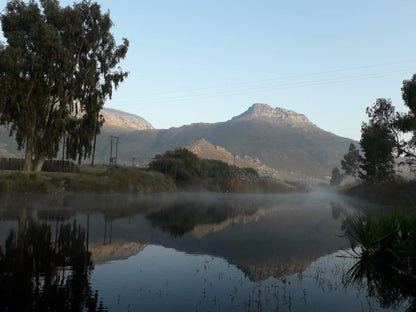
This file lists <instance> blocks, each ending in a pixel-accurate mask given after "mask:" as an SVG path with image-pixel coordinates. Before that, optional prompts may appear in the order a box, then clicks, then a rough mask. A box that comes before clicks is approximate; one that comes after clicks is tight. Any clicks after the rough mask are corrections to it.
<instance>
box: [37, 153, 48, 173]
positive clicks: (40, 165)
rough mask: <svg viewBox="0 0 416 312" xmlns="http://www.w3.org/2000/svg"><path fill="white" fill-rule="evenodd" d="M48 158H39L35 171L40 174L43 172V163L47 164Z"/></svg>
mask: <svg viewBox="0 0 416 312" xmlns="http://www.w3.org/2000/svg"><path fill="white" fill-rule="evenodd" d="M45 160H46V157H45V156H39V158H38V159H36V165H35V171H36V172H40V171H42V166H43V163H44V162H45Z"/></svg>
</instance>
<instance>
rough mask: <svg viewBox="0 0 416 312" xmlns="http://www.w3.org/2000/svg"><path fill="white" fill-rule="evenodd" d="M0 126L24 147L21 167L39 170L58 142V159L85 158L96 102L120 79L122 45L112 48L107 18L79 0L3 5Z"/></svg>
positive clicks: (97, 122)
mask: <svg viewBox="0 0 416 312" xmlns="http://www.w3.org/2000/svg"><path fill="white" fill-rule="evenodd" d="M1 23H2V29H3V35H4V37H5V38H6V41H7V43H6V44H2V45H0V113H1V116H0V124H5V125H7V126H8V127H9V128H10V132H11V134H15V136H16V141H17V144H18V147H19V149H23V148H25V169H26V170H31V169H32V161H33V158H34V160H35V167H34V169H35V170H41V168H42V164H43V162H44V160H45V159H46V158H52V157H56V155H57V153H58V150H59V146H60V142H61V140H62V138H63V137H66V140H63V141H65V144H66V157H67V158H71V159H75V158H76V157H78V158H81V157H84V158H86V157H88V156H89V155H90V153H91V142H92V140H93V139H94V137H95V135H96V134H97V133H99V131H100V127H101V126H102V124H103V118H102V116H101V115H100V110H101V109H102V107H103V105H104V102H105V101H106V100H107V99H108V98H111V96H112V92H113V88H117V87H118V85H119V83H121V82H122V81H123V80H124V79H125V78H126V77H127V73H126V72H124V71H122V70H121V69H120V68H119V67H118V64H119V62H120V61H121V60H122V59H123V58H124V57H125V56H126V53H127V49H128V40H127V39H123V43H122V44H121V45H119V46H117V45H116V43H115V40H114V37H113V35H112V34H111V33H110V28H111V27H112V22H111V19H110V16H109V13H105V14H102V13H101V8H100V6H99V5H98V4H96V3H93V2H90V1H88V0H84V1H82V2H80V3H76V4H74V5H73V6H72V7H70V6H68V7H64V8H63V7H60V5H59V2H58V1H57V0H40V6H39V4H38V3H36V2H34V1H30V2H29V3H28V4H26V3H24V2H23V1H21V0H13V1H9V2H8V3H7V5H6V9H5V13H4V14H3V15H1Z"/></svg>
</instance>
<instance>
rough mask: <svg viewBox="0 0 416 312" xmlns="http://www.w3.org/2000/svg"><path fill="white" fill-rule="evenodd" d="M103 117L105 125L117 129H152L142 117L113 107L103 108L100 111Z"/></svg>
mask: <svg viewBox="0 0 416 312" xmlns="http://www.w3.org/2000/svg"><path fill="white" fill-rule="evenodd" d="M101 114H102V115H103V117H104V119H105V123H104V125H105V127H107V128H111V129H114V130H118V131H134V130H148V129H154V128H153V126H152V125H151V124H150V123H149V122H148V121H147V120H145V119H143V118H142V117H139V116H137V115H133V114H129V113H126V112H123V111H120V110H117V109H113V108H107V107H106V108H104V109H103V110H102V111H101Z"/></svg>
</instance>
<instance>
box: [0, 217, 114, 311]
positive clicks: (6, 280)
mask: <svg viewBox="0 0 416 312" xmlns="http://www.w3.org/2000/svg"><path fill="white" fill-rule="evenodd" d="M43 215H44V217H47V219H49V220H53V219H55V220H56V222H57V223H56V229H55V234H53V233H52V230H51V226H50V225H48V224H45V223H39V222H38V221H37V220H34V219H33V218H31V217H27V216H26V214H23V215H22V214H21V215H20V217H19V219H18V227H17V231H15V230H14V229H11V230H10V232H9V234H8V236H7V238H6V241H5V244H4V247H3V248H2V247H0V293H1V297H2V299H1V300H0V310H1V311H106V309H105V308H104V306H103V304H102V303H101V302H98V292H93V291H92V289H91V286H90V282H89V279H90V276H91V272H92V270H93V265H92V262H91V259H90V257H91V254H90V253H89V252H88V250H87V237H86V233H85V229H82V228H81V227H80V226H78V225H77V223H76V221H73V222H72V223H68V222H66V223H64V222H62V221H63V220H64V219H66V218H67V214H64V215H62V214H56V213H55V214H52V215H48V216H46V214H45V212H43Z"/></svg>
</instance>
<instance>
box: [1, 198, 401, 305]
mask: <svg viewBox="0 0 416 312" xmlns="http://www.w3.org/2000/svg"><path fill="white" fill-rule="evenodd" d="M0 209H1V210H0V247H1V250H0V270H1V271H0V273H1V277H0V278H1V279H0V296H2V297H3V298H1V300H0V311H23V310H26V311H45V310H47V309H50V310H56V311H59V310H61V311H65V310H68V311H69V310H70V311H402V310H404V309H405V307H406V306H407V302H394V304H393V303H392V302H389V301H386V300H385V299H384V298H383V297H381V296H380V295H379V294H378V293H377V292H375V291H374V289H373V290H372V289H367V288H366V287H365V281H364V282H363V283H360V284H359V285H357V284H353V283H351V282H350V280H351V279H350V278H349V275H348V271H349V269H350V268H351V267H352V266H353V265H354V263H355V261H356V259H355V258H353V257H352V256H351V254H352V251H351V250H350V244H349V241H348V240H347V239H346V238H345V237H344V230H345V220H346V219H347V218H348V217H350V216H352V215H354V214H356V213H357V212H360V211H365V210H366V209H369V208H368V206H367V205H365V204H364V203H362V202H358V201H353V200H351V199H348V198H343V197H340V196H337V195H334V194H330V193H325V192H313V193H310V194H300V195H299V194H296V195H235V194H160V195H152V196H150V195H149V196H139V195H137V196H133V195H90V196H85V195H80V196H74V195H73V196H62V195H60V196H38V197H29V196H26V197H19V198H3V199H2V202H1V204H0Z"/></svg>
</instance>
